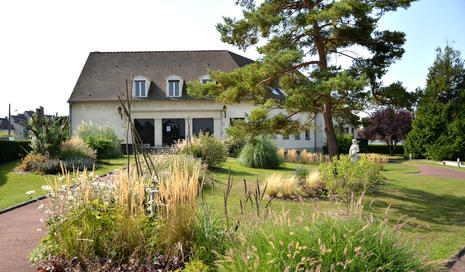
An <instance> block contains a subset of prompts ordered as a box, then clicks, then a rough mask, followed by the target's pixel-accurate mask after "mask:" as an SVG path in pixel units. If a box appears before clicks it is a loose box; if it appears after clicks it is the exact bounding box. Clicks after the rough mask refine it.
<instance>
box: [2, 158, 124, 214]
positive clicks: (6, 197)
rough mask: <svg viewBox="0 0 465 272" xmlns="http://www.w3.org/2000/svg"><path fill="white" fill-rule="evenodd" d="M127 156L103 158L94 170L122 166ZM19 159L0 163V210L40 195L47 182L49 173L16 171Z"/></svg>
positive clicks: (112, 168)
mask: <svg viewBox="0 0 465 272" xmlns="http://www.w3.org/2000/svg"><path fill="white" fill-rule="evenodd" d="M126 162H127V157H124V158H121V159H111V160H103V161H102V162H101V163H100V167H99V168H98V169H97V170H96V171H95V174H96V175H103V174H105V173H108V172H111V171H113V170H114V169H117V168H121V167H124V166H125V165H126ZM19 163H20V161H19V160H18V161H11V162H8V163H4V164H0V210H2V209H5V208H8V207H10V206H13V205H16V204H19V203H21V202H24V201H27V200H29V199H31V198H33V197H37V196H39V195H42V189H41V187H42V185H45V184H47V179H50V178H53V176H51V175H35V174H21V173H16V172H15V168H16V167H17V166H18V165H19ZM27 191H36V192H37V193H36V194H34V195H30V196H28V195H26V192H27Z"/></svg>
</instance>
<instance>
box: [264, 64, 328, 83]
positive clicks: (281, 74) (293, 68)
mask: <svg viewBox="0 0 465 272" xmlns="http://www.w3.org/2000/svg"><path fill="white" fill-rule="evenodd" d="M318 63H319V61H317V60H313V61H307V62H303V63H301V64H299V65H296V66H293V67H291V68H288V69H286V70H284V71H282V72H280V73H278V74H275V75H273V76H270V77H267V78H265V79H263V80H262V81H260V82H258V84H257V85H256V87H258V86H260V85H262V84H264V83H266V82H268V81H270V80H271V79H273V77H274V76H283V75H285V74H288V73H290V72H292V71H295V70H297V69H300V68H302V67H305V66H308V65H312V64H318Z"/></svg>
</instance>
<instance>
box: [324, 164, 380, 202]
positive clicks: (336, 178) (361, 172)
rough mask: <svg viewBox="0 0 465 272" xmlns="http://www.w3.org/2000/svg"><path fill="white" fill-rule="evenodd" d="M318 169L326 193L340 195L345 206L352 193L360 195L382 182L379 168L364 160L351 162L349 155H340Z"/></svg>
mask: <svg viewBox="0 0 465 272" xmlns="http://www.w3.org/2000/svg"><path fill="white" fill-rule="evenodd" d="M318 168H319V171H320V179H321V181H323V182H324V184H325V185H326V188H327V189H328V193H329V194H330V195H334V194H337V195H341V196H342V197H343V201H344V202H345V203H346V204H347V201H348V198H349V197H350V195H351V194H352V193H355V194H357V193H361V192H362V191H364V190H366V189H368V188H369V187H370V186H372V185H376V184H380V183H381V182H382V180H383V177H382V176H381V174H380V170H379V168H378V167H376V165H375V163H374V162H372V161H370V160H368V159H366V158H361V160H360V161H358V162H353V161H352V160H351V157H350V156H349V155H340V156H339V158H333V161H332V162H329V163H322V164H320V166H319V167H318Z"/></svg>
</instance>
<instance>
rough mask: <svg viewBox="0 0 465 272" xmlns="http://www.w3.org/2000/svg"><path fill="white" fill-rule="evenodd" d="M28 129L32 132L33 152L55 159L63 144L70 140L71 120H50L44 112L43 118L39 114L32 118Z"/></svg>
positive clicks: (56, 118)
mask: <svg viewBox="0 0 465 272" xmlns="http://www.w3.org/2000/svg"><path fill="white" fill-rule="evenodd" d="M42 110H43V109H42ZM27 129H29V130H30V131H31V134H30V135H29V138H30V146H31V150H32V152H34V153H37V154H41V155H50V156H52V157H53V156H55V155H56V154H57V153H58V151H59V150H60V145H61V143H62V142H64V141H66V140H67V139H68V138H69V119H68V118H67V117H65V118H58V117H55V118H52V119H48V118H47V117H45V116H43V111H42V114H41V116H38V115H37V113H36V114H34V115H33V116H32V118H31V120H29V124H28V125H27Z"/></svg>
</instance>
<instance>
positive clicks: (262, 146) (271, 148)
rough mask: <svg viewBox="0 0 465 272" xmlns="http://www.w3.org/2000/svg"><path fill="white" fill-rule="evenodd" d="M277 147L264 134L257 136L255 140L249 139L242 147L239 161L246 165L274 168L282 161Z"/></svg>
mask: <svg viewBox="0 0 465 272" xmlns="http://www.w3.org/2000/svg"><path fill="white" fill-rule="evenodd" d="M277 151H278V150H277V148H276V146H275V145H274V144H273V142H272V141H271V140H270V139H268V138H266V137H265V136H259V137H257V138H256V140H255V141H249V142H248V143H247V144H246V145H245V146H244V148H242V151H241V154H240V156H239V162H240V163H241V164H242V165H244V166H247V167H252V168H265V169H275V168H278V167H279V165H280V164H281V163H282V160H281V158H280V157H279V156H278V153H277Z"/></svg>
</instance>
